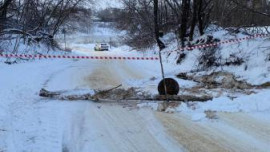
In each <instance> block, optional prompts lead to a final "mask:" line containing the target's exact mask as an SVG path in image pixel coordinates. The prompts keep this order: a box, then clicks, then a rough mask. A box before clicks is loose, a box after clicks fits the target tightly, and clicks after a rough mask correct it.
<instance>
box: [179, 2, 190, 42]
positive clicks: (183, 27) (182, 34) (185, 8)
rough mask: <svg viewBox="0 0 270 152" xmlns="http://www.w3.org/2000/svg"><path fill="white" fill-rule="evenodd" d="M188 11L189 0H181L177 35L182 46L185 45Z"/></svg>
mask: <svg viewBox="0 0 270 152" xmlns="http://www.w3.org/2000/svg"><path fill="white" fill-rule="evenodd" d="M189 12H190V0H182V15H181V26H180V30H179V36H180V40H181V44H182V47H184V46H185V37H186V35H187V28H188V19H189Z"/></svg>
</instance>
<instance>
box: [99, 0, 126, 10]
mask: <svg viewBox="0 0 270 152" xmlns="http://www.w3.org/2000/svg"><path fill="white" fill-rule="evenodd" d="M94 1H95V8H96V9H105V8H108V7H117V8H119V7H121V6H122V5H121V2H120V0H94Z"/></svg>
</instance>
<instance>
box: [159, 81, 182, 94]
mask: <svg viewBox="0 0 270 152" xmlns="http://www.w3.org/2000/svg"><path fill="white" fill-rule="evenodd" d="M164 80H165V84H166V89H167V94H168V95H177V94H178V93H179V84H178V83H177V81H176V80H174V79H173V78H165V79H163V80H161V81H160V82H159V84H158V92H159V95H165V88H164Z"/></svg>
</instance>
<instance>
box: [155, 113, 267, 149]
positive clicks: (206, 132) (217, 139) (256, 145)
mask: <svg viewBox="0 0 270 152" xmlns="http://www.w3.org/2000/svg"><path fill="white" fill-rule="evenodd" d="M156 116H157V117H158V118H159V120H160V121H161V122H162V124H163V125H164V127H165V128H166V129H167V132H168V133H169V134H170V135H171V136H172V137H173V138H174V139H176V140H177V141H178V142H179V143H180V144H181V145H183V147H184V148H185V149H187V151H190V152H197V151H200V152H220V151H222V152H223V151H230V152H246V151H262V152H263V151H267V149H270V145H269V143H268V144H267V142H260V141H259V140H258V139H257V138H256V137H254V136H252V134H250V132H245V131H243V130H242V129H241V128H237V127H235V126H233V125H232V124H228V123H226V122H223V121H219V120H217V121H214V120H213V121H211V120H208V121H207V120H206V121H202V122H194V121H192V120H191V118H189V117H188V116H187V115H185V114H182V113H181V114H164V113H156ZM235 119H237V118H235Z"/></svg>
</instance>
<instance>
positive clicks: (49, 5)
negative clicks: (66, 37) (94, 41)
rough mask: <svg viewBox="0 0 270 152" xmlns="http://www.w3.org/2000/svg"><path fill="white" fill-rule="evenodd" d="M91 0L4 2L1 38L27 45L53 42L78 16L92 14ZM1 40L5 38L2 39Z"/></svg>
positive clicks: (0, 13) (0, 16) (0, 12)
mask: <svg viewBox="0 0 270 152" xmlns="http://www.w3.org/2000/svg"><path fill="white" fill-rule="evenodd" d="M88 1H89V0H2V1H1V2H0V38H2V40H3V38H6V36H7V35H9V36H10V37H9V39H12V37H13V36H15V37H20V38H22V39H24V42H27V43H30V42H40V41H46V42H48V43H51V42H52V41H53V38H54V36H55V35H56V33H57V32H58V31H59V30H60V29H61V27H62V26H63V25H65V23H67V22H68V21H69V20H70V19H71V18H72V16H76V14H81V15H89V13H90V11H88V10H87V9H84V8H83V7H82V6H83V4H85V3H87V2H88ZM0 41H1V39H0Z"/></svg>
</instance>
